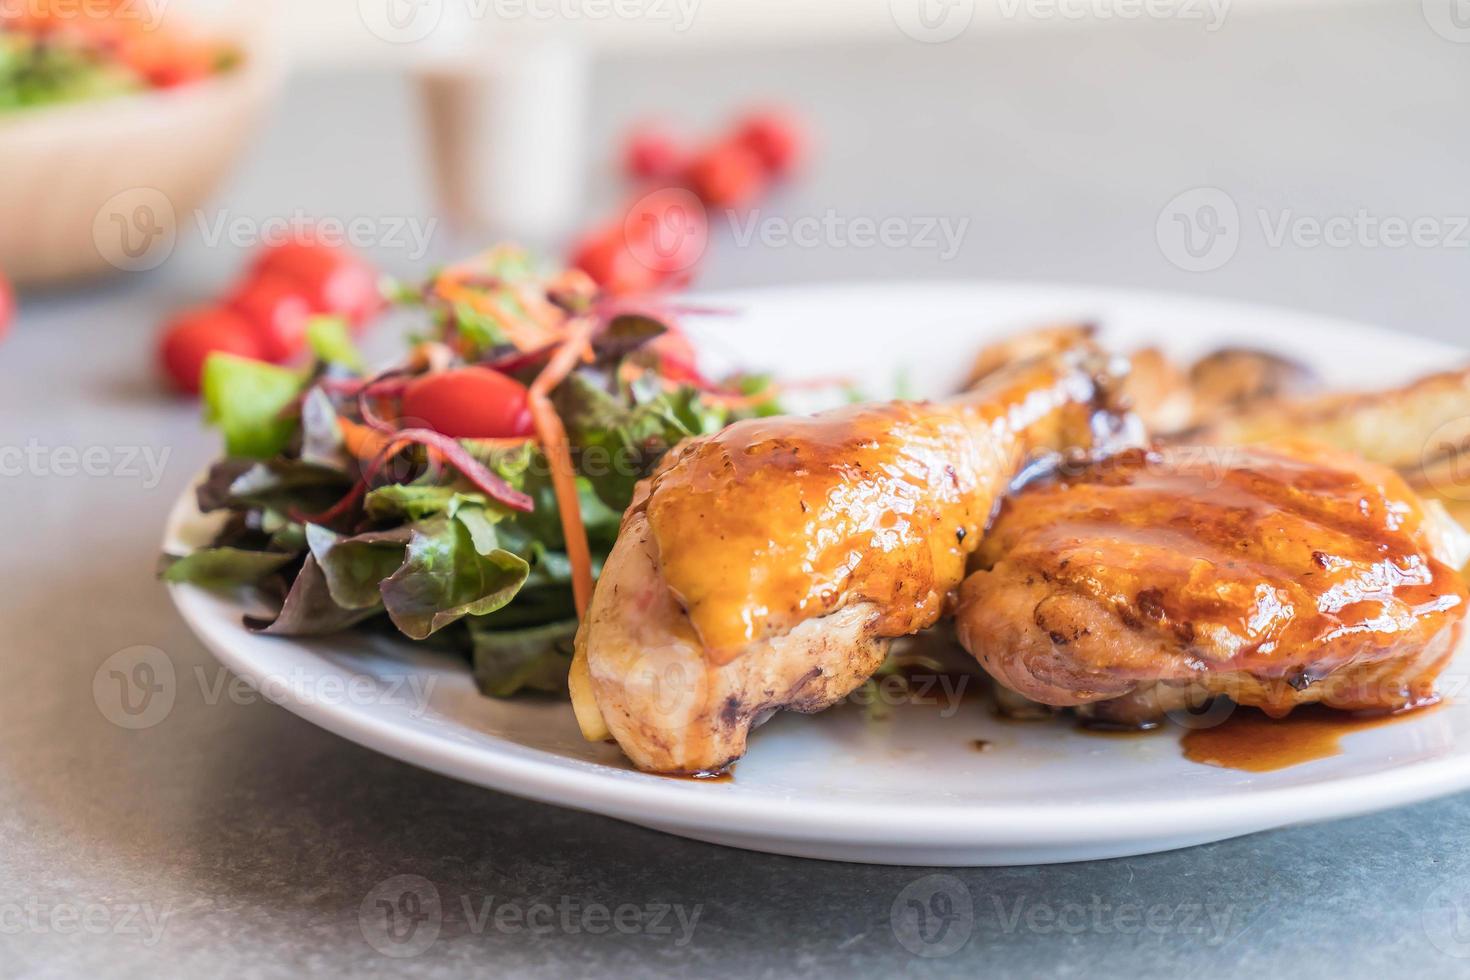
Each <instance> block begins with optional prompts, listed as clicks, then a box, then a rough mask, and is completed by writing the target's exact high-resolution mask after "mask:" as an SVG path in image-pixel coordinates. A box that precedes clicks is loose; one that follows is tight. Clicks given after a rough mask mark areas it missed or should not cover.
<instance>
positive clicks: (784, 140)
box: [735, 109, 806, 178]
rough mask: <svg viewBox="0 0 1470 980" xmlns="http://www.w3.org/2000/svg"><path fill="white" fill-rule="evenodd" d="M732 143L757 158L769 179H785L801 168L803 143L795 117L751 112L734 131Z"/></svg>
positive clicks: (770, 112) (772, 112) (786, 113)
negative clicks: (748, 150) (736, 143)
mask: <svg viewBox="0 0 1470 980" xmlns="http://www.w3.org/2000/svg"><path fill="white" fill-rule="evenodd" d="M735 139H736V141H737V142H739V143H740V144H742V145H744V146H746V147H748V148H749V149H750V150H751V151H752V152H754V153H755V155H756V156H758V157H760V159H761V163H762V164H763V165H764V166H765V169H766V172H767V173H768V174H770V175H771V176H772V177H776V178H782V177H789V176H790V175H791V173H792V172H793V171H794V170H796V168H797V167H798V166H800V165H801V161H802V157H803V156H804V153H805V149H806V147H805V140H804V139H803V137H802V131H801V125H800V123H798V122H797V120H796V117H795V116H793V115H792V114H791V113H789V112H784V111H782V110H780V109H766V110H762V111H760V112H752V113H751V114H749V115H748V116H746V117H745V118H744V119H742V120H741V121H740V122H739V124H738V125H737V126H736V128H735Z"/></svg>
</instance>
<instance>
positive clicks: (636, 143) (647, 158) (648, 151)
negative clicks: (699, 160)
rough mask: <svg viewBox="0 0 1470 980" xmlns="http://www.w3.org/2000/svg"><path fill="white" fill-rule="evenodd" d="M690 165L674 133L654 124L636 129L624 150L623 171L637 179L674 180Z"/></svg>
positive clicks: (629, 137)
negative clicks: (687, 164) (686, 165)
mask: <svg viewBox="0 0 1470 980" xmlns="http://www.w3.org/2000/svg"><path fill="white" fill-rule="evenodd" d="M687 162H688V155H687V154H686V153H685V152H684V149H683V148H682V147H681V146H680V145H679V141H678V140H677V139H676V138H675V137H674V136H673V134H671V133H669V132H668V131H667V130H665V129H662V128H660V127H657V126H653V125H650V124H644V125H642V126H639V127H638V128H636V129H634V130H633V132H632V133H630V134H629V136H628V144H627V147H626V148H625V149H624V151H623V172H624V173H626V174H627V175H628V176H629V177H631V178H632V179H634V180H658V181H667V180H673V179H674V178H676V177H677V176H678V175H679V171H680V170H683V169H684V166H685V164H686V163H687Z"/></svg>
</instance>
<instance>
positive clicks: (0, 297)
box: [0, 276, 15, 339]
mask: <svg viewBox="0 0 1470 980" xmlns="http://www.w3.org/2000/svg"><path fill="white" fill-rule="evenodd" d="M13 319H15V292H14V291H13V290H12V289H11V288H10V283H9V282H8V281H6V279H5V277H4V276H0V339H4V337H5V334H6V333H8V332H9V330H10V321H11V320H13Z"/></svg>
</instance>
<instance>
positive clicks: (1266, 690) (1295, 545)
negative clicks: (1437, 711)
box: [956, 445, 1466, 725]
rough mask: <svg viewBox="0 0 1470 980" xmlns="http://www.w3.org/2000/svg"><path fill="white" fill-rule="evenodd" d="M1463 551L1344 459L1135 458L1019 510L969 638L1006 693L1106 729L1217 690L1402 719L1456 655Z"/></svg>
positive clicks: (1411, 500) (1012, 506)
mask: <svg viewBox="0 0 1470 980" xmlns="http://www.w3.org/2000/svg"><path fill="white" fill-rule="evenodd" d="M1463 539H1464V532H1463V531H1461V530H1460V529H1459V527H1458V526H1457V525H1455V524H1454V523H1453V522H1451V521H1450V520H1449V518H1448V517H1447V516H1446V515H1445V514H1444V511H1443V510H1442V509H1440V508H1439V507H1438V505H1432V506H1425V505H1424V504H1423V503H1422V502H1421V501H1420V500H1419V498H1418V497H1417V495H1416V494H1415V493H1414V492H1413V491H1412V490H1410V489H1409V487H1408V486H1407V484H1406V483H1405V482H1404V481H1403V479H1402V478H1400V477H1399V476H1398V475H1397V474H1395V473H1394V472H1393V471H1392V470H1389V469H1387V468H1386V467H1383V466H1380V465H1377V464H1373V463H1367V462H1364V461H1362V460H1361V459H1359V458H1357V457H1355V456H1352V455H1349V454H1346V453H1343V452H1340V451H1337V450H1328V449H1325V448H1310V447H1307V446H1304V445H1298V446H1282V447H1273V448H1263V447H1262V448H1236V447H1217V448H1214V449H1211V450H1204V451H1202V450H1200V449H1199V447H1194V448H1190V447H1174V448H1170V449H1167V450H1163V451H1159V452H1145V451H1143V450H1129V451H1127V452H1124V453H1122V454H1120V455H1118V456H1116V457H1113V458H1112V459H1104V460H1101V461H1100V462H1096V463H1093V464H1092V465H1091V466H1090V467H1089V468H1087V469H1086V470H1084V471H1082V472H1080V473H1075V474H1063V475H1060V476H1058V477H1056V478H1050V479H1046V480H1041V481H1037V482H1036V483H1034V484H1032V485H1031V486H1030V487H1028V488H1026V489H1025V490H1023V491H1021V492H1020V493H1018V494H1016V495H1014V496H1013V497H1011V498H1009V499H1007V501H1006V502H1005V504H1004V506H1003V508H1002V511H1001V513H1000V515H999V516H998V517H997V519H996V521H995V524H994V526H993V527H992V528H991V530H990V531H989V533H988V534H987V535H986V536H985V540H984V541H983V542H982V544H981V546H980V550H979V552H978V553H977V555H976V562H977V564H978V565H979V566H980V567H981V568H982V569H983V570H982V571H978V572H976V573H975V574H974V575H972V576H970V578H969V579H967V580H966V581H965V583H964V587H963V589H962V592H961V600H960V606H959V610H958V612H957V614H956V631H957V633H958V636H959V638H960V641H961V643H963V644H964V646H965V647H966V649H968V650H969V651H970V652H971V653H972V654H974V655H975V657H976V658H977V659H978V660H979V661H980V663H981V665H982V666H984V667H985V669H986V670H987V671H989V672H990V673H991V674H992V675H993V676H994V677H995V678H996V680H998V681H999V682H1000V683H1001V684H1002V685H1004V686H1006V687H1007V688H1009V689H1011V690H1013V691H1015V692H1018V693H1020V694H1021V695H1023V696H1025V697H1026V698H1029V699H1031V700H1033V701H1037V702H1040V703H1042V704H1047V705H1055V706H1083V707H1081V708H1079V710H1080V711H1081V713H1083V714H1084V715H1086V716H1090V717H1091V718H1093V719H1094V720H1098V721H1103V722H1113V723H1118V724H1124V725H1137V724H1142V723H1147V722H1150V721H1153V720H1155V719H1156V718H1157V717H1158V716H1160V715H1161V714H1163V713H1165V712H1167V711H1170V710H1173V709H1190V708H1195V707H1198V706H1200V705H1202V704H1203V703H1205V701H1207V700H1208V699H1209V698H1210V697H1213V696H1216V695H1228V696H1229V697H1230V698H1231V699H1233V700H1234V701H1235V702H1237V703H1239V704H1245V705H1252V706H1255V707H1259V708H1262V709H1264V710H1265V711H1266V712H1267V713H1268V714H1271V715H1273V716H1278V717H1279V716H1281V715H1284V714H1286V713H1287V712H1288V711H1290V710H1291V708H1292V707H1293V706H1295V705H1299V704H1305V703H1309V702H1321V703H1323V704H1326V705H1329V706H1331V707H1334V708H1343V709H1366V710H1396V709H1400V708H1404V707H1408V706H1412V705H1415V704H1418V703H1423V702H1425V701H1426V700H1427V699H1430V698H1432V697H1433V688H1434V680H1435V677H1436V675H1437V674H1438V672H1439V670H1440V668H1441V667H1442V666H1443V665H1444V663H1445V661H1446V660H1447V659H1448V658H1449V656H1450V654H1451V653H1452V652H1453V651H1454V648H1455V643H1456V639H1457V638H1458V636H1459V632H1460V625H1461V620H1462V619H1463V618H1464V616H1465V609H1466V588H1465V583H1464V582H1463V581H1462V580H1461V578H1460V576H1459V574H1458V573H1457V572H1456V569H1457V568H1459V567H1460V565H1461V564H1462V563H1463V562H1464V559H1465V556H1466V554H1465V548H1464V540H1463Z"/></svg>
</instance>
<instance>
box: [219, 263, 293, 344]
mask: <svg viewBox="0 0 1470 980" xmlns="http://www.w3.org/2000/svg"><path fill="white" fill-rule="evenodd" d="M229 305H230V308H231V309H233V310H234V311H235V312H237V313H239V314H240V315H241V316H243V317H244V318H245V319H246V320H248V321H249V322H250V325H251V327H252V328H253V329H254V331H255V339H256V340H258V341H259V342H260V347H261V351H262V352H263V356H264V357H265V359H266V360H267V361H272V362H274V363H277V364H279V363H281V362H282V361H288V360H290V359H291V358H293V357H295V356H296V355H297V354H299V353H301V351H302V350H303V349H304V348H305V347H306V322H307V321H308V320H309V319H311V312H312V309H311V303H310V302H309V301H308V300H307V298H306V294H305V293H304V292H303V291H302V288H301V287H300V286H298V285H297V284H296V282H295V280H293V279H288V278H286V277H285V276H283V275H281V274H280V273H276V272H266V273H262V274H261V275H257V276H254V277H252V278H250V279H249V280H247V281H246V283H245V285H244V286H242V287H241V288H240V290H239V291H238V292H236V293H235V295H234V296H233V297H231V298H230V304H229Z"/></svg>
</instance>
